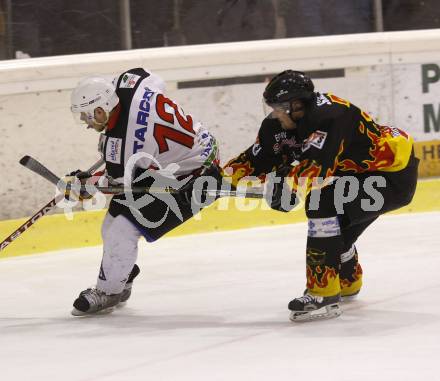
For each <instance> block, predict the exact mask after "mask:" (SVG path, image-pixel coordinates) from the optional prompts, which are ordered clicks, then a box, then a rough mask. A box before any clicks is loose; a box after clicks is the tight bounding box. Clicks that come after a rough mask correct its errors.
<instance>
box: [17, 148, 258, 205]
mask: <svg viewBox="0 0 440 381" xmlns="http://www.w3.org/2000/svg"><path fill="white" fill-rule="evenodd" d="M20 164H21V165H23V166H25V167H26V168H28V169H30V170H31V171H33V172H35V173H36V174H38V175H40V176H42V177H44V178H45V179H46V180H48V181H50V182H51V183H52V184H54V185H56V186H62V187H63V188H64V189H66V188H69V185H68V184H66V183H64V182H63V181H62V180H61V179H60V178H59V177H58V176H57V175H55V174H54V173H52V172H51V171H50V170H49V169H47V168H46V167H45V166H44V165H43V164H41V163H40V162H39V161H37V160H35V159H34V158H32V157H30V156H25V157H23V158H22V159H21V160H20ZM88 188H89V189H88ZM74 189H76V190H80V191H86V192H88V191H90V185H89V186H88V187H86V186H85V185H81V187H76V188H75V187H74ZM92 190H94V191H95V190H96V191H99V192H102V193H104V194H119V193H128V192H131V193H138V194H139V193H140V194H142V193H153V194H154V193H157V194H163V193H171V194H176V193H179V190H178V189H173V188H158V187H138V186H134V187H131V188H126V187H124V186H123V185H113V186H107V187H104V186H96V185H93V186H92ZM202 193H203V194H204V195H208V196H213V197H246V198H264V193H263V191H262V189H261V188H250V189H249V191H240V190H234V191H233V190H224V189H203V190H202Z"/></svg>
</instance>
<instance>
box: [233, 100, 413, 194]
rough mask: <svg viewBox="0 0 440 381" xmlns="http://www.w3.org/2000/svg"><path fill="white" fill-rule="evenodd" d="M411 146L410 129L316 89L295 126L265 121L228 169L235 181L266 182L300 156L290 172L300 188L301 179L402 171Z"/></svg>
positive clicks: (276, 121) (272, 120) (274, 120)
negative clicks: (383, 122) (388, 123)
mask: <svg viewBox="0 0 440 381" xmlns="http://www.w3.org/2000/svg"><path fill="white" fill-rule="evenodd" d="M412 145H413V140H412V138H411V137H410V136H409V135H408V134H407V133H405V132H404V131H402V130H400V129H398V128H391V127H386V126H381V125H379V124H377V123H376V122H375V121H374V120H373V119H372V118H371V117H370V116H369V115H368V114H367V113H365V112H364V111H362V110H361V109H359V108H358V107H356V106H355V105H353V104H351V103H350V102H348V101H346V100H344V99H341V98H339V97H337V96H335V95H333V94H330V93H324V94H322V93H315V96H314V97H313V99H312V100H311V101H310V102H309V103H308V104H307V105H306V112H305V116H304V117H303V118H302V119H301V120H300V121H299V122H298V123H297V128H296V129H295V130H292V131H285V130H283V129H282V127H281V124H280V122H279V121H278V120H277V119H271V118H270V117H268V118H266V119H264V120H263V122H262V124H261V127H260V131H259V133H258V139H257V142H256V143H255V144H254V145H253V146H251V147H249V148H248V149H247V150H246V151H244V152H243V153H242V154H240V155H239V156H238V157H236V158H235V159H232V160H231V161H230V162H229V163H227V164H226V167H231V168H232V169H233V174H232V182H233V184H234V185H235V184H236V183H237V181H238V180H239V179H240V178H242V177H244V176H257V177H259V178H260V179H261V180H264V177H265V174H267V173H269V172H272V171H276V170H277V169H278V168H279V167H280V166H282V165H285V164H290V163H292V162H293V161H294V160H296V161H297V163H296V165H294V167H293V169H292V170H291V172H290V175H289V176H290V177H292V178H293V180H294V181H293V187H294V189H296V186H297V185H298V182H299V179H300V178H308V179H309V180H312V179H313V178H315V177H320V178H328V177H331V176H343V175H354V174H359V173H364V172H377V171H379V172H397V171H400V170H402V169H404V168H405V167H406V165H407V164H408V161H409V158H410V156H411V151H412ZM307 189H308V190H310V189H311V181H308V187H307Z"/></svg>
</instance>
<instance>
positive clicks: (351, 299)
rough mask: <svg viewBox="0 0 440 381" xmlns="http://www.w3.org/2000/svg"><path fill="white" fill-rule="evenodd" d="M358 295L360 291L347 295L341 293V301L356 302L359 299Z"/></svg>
mask: <svg viewBox="0 0 440 381" xmlns="http://www.w3.org/2000/svg"><path fill="white" fill-rule="evenodd" d="M358 295H359V293H358V294H353V295H346V296H342V295H341V302H344V303H350V302H354V301H355V300H356V299H357V297H358Z"/></svg>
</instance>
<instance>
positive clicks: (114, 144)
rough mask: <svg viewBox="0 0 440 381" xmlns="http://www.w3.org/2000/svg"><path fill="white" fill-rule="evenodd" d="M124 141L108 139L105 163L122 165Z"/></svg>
mask: <svg viewBox="0 0 440 381" xmlns="http://www.w3.org/2000/svg"><path fill="white" fill-rule="evenodd" d="M121 150H122V139H119V138H108V139H107V147H106V150H105V161H108V162H110V163H114V164H121Z"/></svg>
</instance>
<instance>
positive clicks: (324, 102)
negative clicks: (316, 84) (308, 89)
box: [316, 93, 332, 107]
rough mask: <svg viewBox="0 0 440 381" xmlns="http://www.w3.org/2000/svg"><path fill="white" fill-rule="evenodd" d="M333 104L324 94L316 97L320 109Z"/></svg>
mask: <svg viewBox="0 0 440 381" xmlns="http://www.w3.org/2000/svg"><path fill="white" fill-rule="evenodd" d="M331 104H332V102H330V99H328V98H327V97H326V96H325V95H324V94H321V93H319V95H318V96H317V97H316V105H317V106H318V107H320V106H323V105H331Z"/></svg>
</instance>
